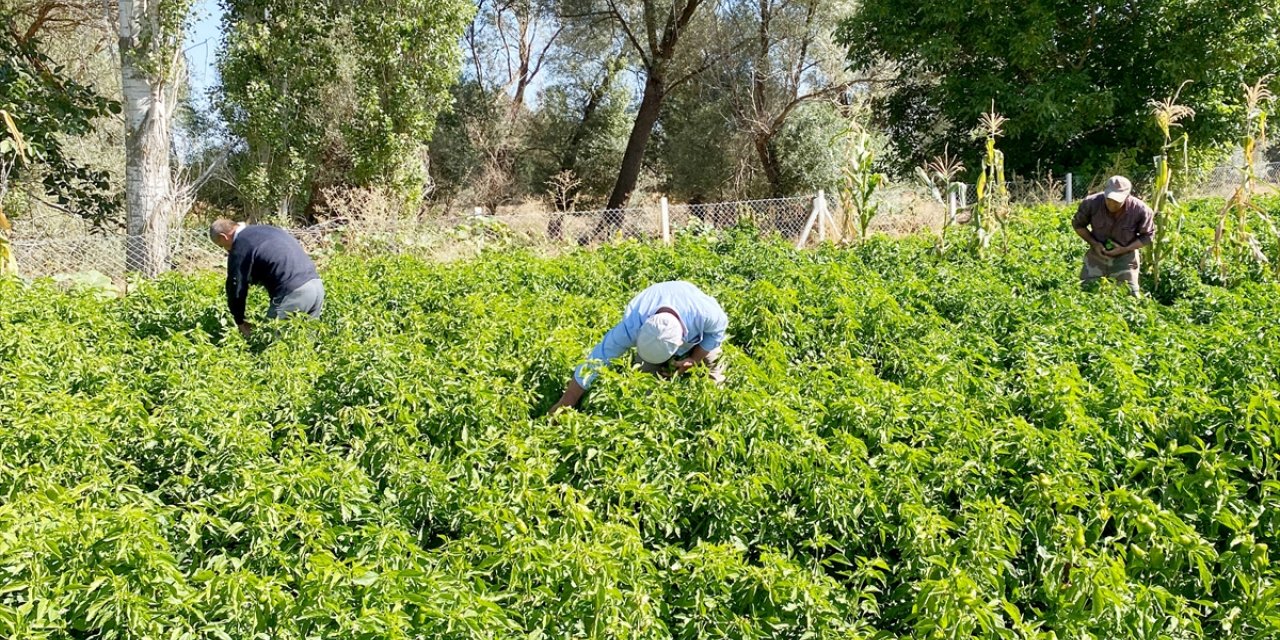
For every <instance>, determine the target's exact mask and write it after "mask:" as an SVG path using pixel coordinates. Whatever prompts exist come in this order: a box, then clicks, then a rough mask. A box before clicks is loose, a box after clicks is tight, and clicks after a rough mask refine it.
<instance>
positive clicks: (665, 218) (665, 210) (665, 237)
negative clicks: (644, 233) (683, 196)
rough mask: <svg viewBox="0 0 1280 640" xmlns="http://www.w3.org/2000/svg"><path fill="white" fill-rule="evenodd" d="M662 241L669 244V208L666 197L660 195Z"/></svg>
mask: <svg viewBox="0 0 1280 640" xmlns="http://www.w3.org/2000/svg"><path fill="white" fill-rule="evenodd" d="M661 205H662V243H663V244H671V210H670V208H669V207H668V205H667V197H666V196H662V200H661Z"/></svg>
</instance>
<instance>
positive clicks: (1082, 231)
mask: <svg viewBox="0 0 1280 640" xmlns="http://www.w3.org/2000/svg"><path fill="white" fill-rule="evenodd" d="M1076 235H1078V236H1080V239H1082V240H1084V241H1085V242H1087V243H1089V247H1090V248H1092V249H1093V250H1094V251H1097V252H1098V253H1099V254H1105V253H1106V248H1105V247H1103V246H1102V243H1101V242H1098V239H1097V238H1095V237H1093V234H1092V233H1090V232H1089V230H1088V229H1086V228H1084V227H1076Z"/></svg>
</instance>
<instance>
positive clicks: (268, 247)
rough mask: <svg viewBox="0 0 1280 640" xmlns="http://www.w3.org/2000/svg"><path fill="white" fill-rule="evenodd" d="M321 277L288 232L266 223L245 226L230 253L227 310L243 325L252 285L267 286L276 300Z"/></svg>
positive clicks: (228, 259)
mask: <svg viewBox="0 0 1280 640" xmlns="http://www.w3.org/2000/svg"><path fill="white" fill-rule="evenodd" d="M319 277H320V274H318V273H317V272H316V264H315V263H314V262H312V261H311V258H309V257H307V253H306V252H305V251H303V250H302V245H300V244H298V240H297V239H296V238H294V237H293V236H291V235H289V233H288V232H286V231H285V230H283V229H278V228H276V227H272V226H269V225H265V224H256V225H252V226H248V227H244V228H243V229H241V230H240V232H239V233H237V234H236V236H235V241H234V242H232V244H231V252H230V253H228V254H227V307H228V308H230V309H231V315H232V317H234V318H235V319H236V322H244V301H245V298H247V297H248V296H249V286H250V285H255V284H256V285H261V286H263V287H265V288H266V290H267V295H269V296H271V299H272V300H277V299H279V298H281V297H283V296H286V295H289V294H290V293H292V292H293V290H294V289H297V288H298V287H300V286H302V285H304V284H306V283H308V282H310V281H311V280H315V279H316V278H319Z"/></svg>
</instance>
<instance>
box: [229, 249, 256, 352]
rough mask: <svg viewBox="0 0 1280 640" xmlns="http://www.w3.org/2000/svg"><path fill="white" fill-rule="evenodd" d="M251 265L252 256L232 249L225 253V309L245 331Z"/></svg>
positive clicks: (242, 330) (241, 329)
mask: <svg viewBox="0 0 1280 640" xmlns="http://www.w3.org/2000/svg"><path fill="white" fill-rule="evenodd" d="M252 267H253V258H252V257H249V256H246V255H244V254H242V253H236V251H235V249H232V251H231V253H230V254H228V255H227V309H228V310H229V311H231V317H232V318H233V319H235V321H236V325H237V326H239V327H240V331H241V332H242V333H243V332H245V325H248V323H247V322H245V320H244V307H245V300H246V299H247V298H248V297H249V272H250V269H252Z"/></svg>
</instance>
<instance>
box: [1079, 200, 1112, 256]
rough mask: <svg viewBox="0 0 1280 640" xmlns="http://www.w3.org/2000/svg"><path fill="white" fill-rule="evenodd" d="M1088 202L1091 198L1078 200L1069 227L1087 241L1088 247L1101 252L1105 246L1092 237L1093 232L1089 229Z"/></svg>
mask: <svg viewBox="0 0 1280 640" xmlns="http://www.w3.org/2000/svg"><path fill="white" fill-rule="evenodd" d="M1090 202H1091V200H1089V199H1088V198H1085V199H1084V200H1081V201H1080V204H1079V205H1076V214H1075V215H1074V216H1072V217H1071V228H1072V229H1075V231H1076V235H1078V236H1080V239H1081V240H1084V241H1085V242H1086V243H1088V244H1089V247H1090V248H1092V249H1093V250H1094V251H1097V252H1098V253H1099V254H1101V253H1102V252H1103V251H1104V250H1105V248H1104V247H1103V246H1102V243H1101V242H1098V239H1097V238H1095V237H1093V232H1092V231H1090V230H1089V218H1090V217H1091V216H1090V213H1091V212H1090V211H1089V207H1090V204H1089V203H1090Z"/></svg>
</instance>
